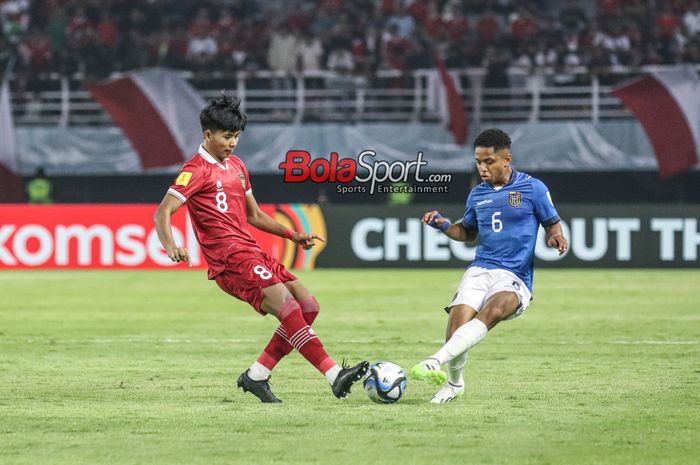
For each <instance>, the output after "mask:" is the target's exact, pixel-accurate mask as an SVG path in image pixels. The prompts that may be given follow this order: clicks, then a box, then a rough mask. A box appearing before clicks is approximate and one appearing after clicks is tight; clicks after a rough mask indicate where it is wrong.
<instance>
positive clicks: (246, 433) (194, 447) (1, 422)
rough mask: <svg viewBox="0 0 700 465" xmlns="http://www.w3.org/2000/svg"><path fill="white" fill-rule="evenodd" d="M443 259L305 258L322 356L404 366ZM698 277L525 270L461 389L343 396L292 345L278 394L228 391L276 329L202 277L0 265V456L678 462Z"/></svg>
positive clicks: (692, 447)
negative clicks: (528, 297) (448, 396)
mask: <svg viewBox="0 0 700 465" xmlns="http://www.w3.org/2000/svg"><path fill="white" fill-rule="evenodd" d="M460 275H461V271H460V270H457V269H455V270H411V271H406V270H404V271H397V270H393V271H391V270H361V271H359V270H358V271H340V270H317V271H315V272H312V273H300V277H301V278H302V280H303V281H304V283H305V284H306V285H307V287H309V288H310V289H311V290H312V291H313V292H314V293H315V294H316V295H317V297H318V299H319V301H320V302H321V305H322V312H321V315H320V317H319V319H318V321H317V324H316V325H315V327H316V330H317V332H318V334H319V335H320V336H321V338H322V340H323V342H324V344H325V345H326V348H327V349H328V351H329V353H330V354H331V355H333V356H335V357H336V358H337V359H341V358H342V357H348V358H349V360H350V361H353V362H355V361H358V360H360V359H361V358H369V359H370V360H378V359H388V360H391V361H394V362H396V363H399V364H400V365H402V366H403V367H404V368H405V369H409V368H410V367H411V366H412V365H413V364H414V363H415V362H416V361H418V360H420V359H421V358H423V357H424V356H426V355H429V354H431V353H433V352H434V351H435V350H436V349H437V348H438V347H439V345H440V339H441V338H442V335H443V332H444V325H445V321H446V315H445V313H444V312H443V311H442V310H441V307H442V306H443V305H444V304H445V303H446V302H447V301H448V300H449V298H450V297H451V296H452V294H453V291H454V287H455V286H456V284H457V282H458V281H459V278H460ZM698 283H700V271H696V270H692V271H690V270H685V271H677V270H676V271H674V270H669V271H660V270H648V271H641V270H640V271H638V270H624V271H608V270H586V271H581V270H577V271H574V270H556V271H552V270H539V271H538V272H537V276H536V283H535V284H536V288H535V298H536V300H535V301H534V302H533V303H532V305H531V306H530V308H529V309H528V311H527V312H526V313H525V314H524V315H523V316H522V317H520V318H519V319H517V320H515V321H513V322H507V323H503V324H502V325H500V326H498V327H496V329H495V330H494V331H493V332H492V333H491V334H489V336H488V337H487V338H486V339H485V340H484V341H483V342H482V343H481V344H480V345H479V346H477V347H476V348H474V349H473V350H472V352H471V355H470V361H469V364H468V366H467V393H466V395H465V396H464V397H462V398H461V399H460V400H458V401H457V402H455V403H453V404H448V405H432V404H428V403H427V400H428V399H429V398H430V396H431V395H432V393H433V388H431V387H429V386H427V385H422V384H420V383H414V382H410V381H409V385H408V390H407V393H406V395H405V397H404V399H402V400H401V402H399V403H398V404H396V405H389V406H382V405H376V404H372V403H370V402H369V401H368V400H367V399H366V397H365V396H364V393H363V392H362V389H361V387H359V386H358V387H356V388H355V392H354V393H353V395H352V396H351V397H350V399H348V400H347V401H344V402H341V401H338V400H336V399H335V398H334V397H332V396H331V393H330V389H329V387H328V385H327V383H326V382H325V379H324V378H323V377H322V376H320V375H319V374H318V373H317V372H316V371H315V370H314V369H313V368H312V367H310V366H308V365H307V364H306V362H305V361H304V360H303V359H302V358H301V357H299V356H298V355H297V354H292V355H291V356H290V357H288V359H286V360H284V361H283V362H282V363H281V364H280V365H279V367H278V368H277V369H276V370H275V373H274V376H273V379H272V383H273V389H274V391H275V393H276V394H277V395H278V396H279V397H280V398H282V399H283V400H284V403H283V404H280V405H263V404H260V403H259V402H257V400H256V399H255V398H253V397H252V396H251V395H250V394H243V393H242V392H241V391H237V390H235V389H234V387H235V378H236V377H237V375H238V374H239V373H240V372H241V371H242V370H243V369H245V368H246V367H247V366H248V365H249V364H250V363H251V362H252V361H253V360H254V358H255V357H256V356H257V355H258V352H259V351H260V350H261V348H262V347H263V346H264V344H265V343H266V342H267V339H268V337H269V335H270V334H271V333H272V331H273V329H274V327H275V322H274V321H273V319H271V318H265V319H263V318H261V317H259V316H258V315H256V314H255V313H254V312H253V311H252V310H251V309H249V308H248V307H247V306H246V305H245V304H243V303H241V302H238V301H235V300H233V299H231V298H230V297H228V296H227V295H226V294H224V293H223V292H221V291H220V290H219V289H218V288H217V287H216V285H215V284H213V283H211V282H208V281H207V280H206V279H205V276H204V273H203V272H200V271H196V272H195V271H191V272H188V271H182V272H73V271H60V272H39V271H27V272H22V271H4V272H0V292H1V297H0V464H2V465H9V464H71V465H73V464H122V463H123V464H137V463H138V464H167V465H171V464H207V465H210V464H230V463H245V464H256V465H257V464H260V465H263V464H272V463H274V464H298V463H299V464H301V463H316V464H333V465H341V464H351V463H352V464H358V463H359V464H363V463H382V464H386V463H390V464H394V463H395V464H398V463H408V464H414V463H415V464H426V463H435V464H441V463H460V464H494V465H501V464H518V465H527V464H538V465H539V464H566V465H569V464H586V465H590V464H635V465H640V464H673V465H677V464H689V463H697V460H698V457H700V443H699V442H698V437H700V431H699V428H698V426H699V422H698V411H699V409H698V407H699V405H700V389H698V386H699V381H700V364H698V360H700V359H699V357H698V356H699V355H700V312H699V307H698V300H697V285H698Z"/></svg>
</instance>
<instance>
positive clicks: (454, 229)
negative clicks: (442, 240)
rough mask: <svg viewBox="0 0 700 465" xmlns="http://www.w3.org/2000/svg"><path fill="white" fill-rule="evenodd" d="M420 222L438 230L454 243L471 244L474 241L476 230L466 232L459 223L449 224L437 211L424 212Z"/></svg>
mask: <svg viewBox="0 0 700 465" xmlns="http://www.w3.org/2000/svg"><path fill="white" fill-rule="evenodd" d="M422 220H423V223H424V224H427V225H428V226H430V227H432V228H435V229H439V230H440V231H442V232H443V233H445V235H446V236H447V237H449V238H450V239H454V240H455V241H460V242H465V241H468V242H471V241H473V240H475V239H476V236H477V231H476V230H474V231H467V230H466V229H464V228H463V227H462V225H461V224H459V223H450V220H448V219H447V218H444V217H443V216H442V215H440V212H438V211H437V210H432V211H429V212H426V213H425V214H424V215H423V218H422Z"/></svg>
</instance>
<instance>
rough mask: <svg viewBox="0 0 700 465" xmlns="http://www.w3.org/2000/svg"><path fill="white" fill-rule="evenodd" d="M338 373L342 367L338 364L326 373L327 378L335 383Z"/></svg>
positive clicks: (331, 382)
mask: <svg viewBox="0 0 700 465" xmlns="http://www.w3.org/2000/svg"><path fill="white" fill-rule="evenodd" d="M338 373H340V367H339V366H338V365H333V366H332V367H331V368H330V369H329V370H328V371H327V372H325V373H324V374H325V375H326V379H327V380H328V382H329V383H330V384H333V383H334V382H335V379H336V378H337V377H338Z"/></svg>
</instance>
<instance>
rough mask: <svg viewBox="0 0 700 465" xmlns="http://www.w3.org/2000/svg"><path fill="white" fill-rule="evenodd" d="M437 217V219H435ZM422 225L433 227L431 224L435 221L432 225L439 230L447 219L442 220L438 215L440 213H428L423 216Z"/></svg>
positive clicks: (434, 211)
mask: <svg viewBox="0 0 700 465" xmlns="http://www.w3.org/2000/svg"><path fill="white" fill-rule="evenodd" d="M436 217H437V219H436ZM422 220H423V223H424V224H427V225H428V226H431V227H435V226H433V225H432V224H431V223H433V221H435V222H434V223H433V224H434V225H436V226H437V229H440V227H441V226H442V225H443V224H444V223H445V221H448V219H447V218H444V217H443V216H441V215H440V212H439V211H437V210H433V211H429V212H427V213H426V214H424V215H423V218H422Z"/></svg>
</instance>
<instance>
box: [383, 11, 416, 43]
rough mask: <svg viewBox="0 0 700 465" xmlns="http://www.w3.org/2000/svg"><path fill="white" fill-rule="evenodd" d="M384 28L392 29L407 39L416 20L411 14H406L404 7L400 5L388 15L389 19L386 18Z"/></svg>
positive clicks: (414, 26)
mask: <svg viewBox="0 0 700 465" xmlns="http://www.w3.org/2000/svg"><path fill="white" fill-rule="evenodd" d="M386 28H387V29H394V30H395V31H396V34H397V35H398V36H399V37H401V38H403V39H408V38H409V37H411V36H412V35H413V31H414V29H415V28H416V21H415V20H414V19H413V16H411V15H409V14H408V11H406V8H405V7H404V6H403V5H400V6H399V7H398V8H397V9H396V13H394V14H392V15H391V16H389V19H387V20H386Z"/></svg>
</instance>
